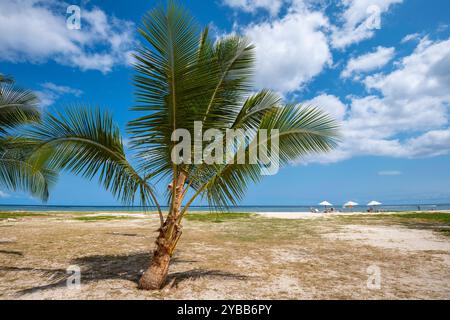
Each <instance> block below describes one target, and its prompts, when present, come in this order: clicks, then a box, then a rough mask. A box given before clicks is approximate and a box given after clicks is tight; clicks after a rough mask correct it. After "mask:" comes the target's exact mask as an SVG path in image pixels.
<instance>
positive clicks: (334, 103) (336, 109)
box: [304, 94, 347, 121]
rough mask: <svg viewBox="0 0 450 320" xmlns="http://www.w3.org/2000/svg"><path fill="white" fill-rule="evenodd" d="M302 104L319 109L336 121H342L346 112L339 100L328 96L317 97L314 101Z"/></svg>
mask: <svg viewBox="0 0 450 320" xmlns="http://www.w3.org/2000/svg"><path fill="white" fill-rule="evenodd" d="M304 104H305V105H311V106H314V107H319V108H321V109H322V110H324V111H326V112H328V113H329V114H330V115H331V116H332V117H334V118H335V119H336V120H338V121H342V120H344V116H345V113H346V110H347V107H346V106H345V104H343V103H342V102H341V100H339V98H337V97H335V96H333V95H328V94H322V95H320V96H317V97H315V98H314V99H312V100H309V101H307V102H305V103H304Z"/></svg>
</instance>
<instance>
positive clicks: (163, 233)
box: [139, 173, 186, 290]
mask: <svg viewBox="0 0 450 320" xmlns="http://www.w3.org/2000/svg"><path fill="white" fill-rule="evenodd" d="M185 181H186V175H185V174H184V173H181V174H180V175H179V177H178V181H177V186H176V199H175V204H174V206H173V208H172V210H171V212H169V214H168V215H167V218H166V221H165V222H164V224H163V226H162V227H161V228H160V229H159V235H158V238H156V248H155V251H154V252H153V258H152V261H151V262H150V266H149V267H148V269H147V271H145V272H144V274H143V275H142V277H141V279H140V280H139V288H140V289H144V290H158V289H160V288H161V287H162V286H163V285H164V282H165V281H166V278H167V274H168V273H169V264H170V260H171V258H172V254H173V252H174V251H175V248H176V246H177V243H178V240H179V239H180V237H181V233H182V226H181V222H180V221H179V219H178V218H179V215H180V208H181V202H182V200H183V196H184V194H183V186H184V183H185ZM169 188H172V187H171V185H169Z"/></svg>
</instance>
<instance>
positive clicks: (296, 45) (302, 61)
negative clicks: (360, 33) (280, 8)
mask: <svg viewBox="0 0 450 320" xmlns="http://www.w3.org/2000/svg"><path fill="white" fill-rule="evenodd" d="M327 26H328V20H327V18H326V17H325V16H324V15H323V14H322V13H321V12H311V11H308V10H306V9H303V10H300V11H296V12H291V13H289V14H287V15H286V16H284V17H283V18H281V19H277V20H274V21H267V22H263V23H260V24H252V25H249V26H246V27H244V28H243V30H242V31H243V33H244V34H245V35H246V36H248V37H249V38H250V40H251V41H252V42H253V43H254V44H255V45H256V61H257V62H256V86H257V87H258V88H263V87H269V88H272V89H274V90H278V91H280V92H281V93H287V92H292V91H295V90H298V89H300V88H301V87H302V86H303V85H305V84H306V83H307V82H308V81H310V80H311V79H312V78H313V77H314V76H316V75H318V74H319V73H320V72H321V71H322V70H323V68H324V67H325V66H326V65H328V64H331V63H332V57H331V53H330V50H329V47H328V43H327V38H326V35H325V33H324V31H323V29H324V28H326V27H327Z"/></svg>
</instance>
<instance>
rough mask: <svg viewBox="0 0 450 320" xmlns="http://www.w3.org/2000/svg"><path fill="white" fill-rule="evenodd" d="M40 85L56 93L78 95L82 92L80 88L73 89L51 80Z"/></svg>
mask: <svg viewBox="0 0 450 320" xmlns="http://www.w3.org/2000/svg"><path fill="white" fill-rule="evenodd" d="M41 86H42V87H43V88H45V89H47V90H50V91H53V92H55V93H58V94H72V95H74V96H76V97H79V96H81V95H82V94H83V91H81V90H80V89H75V88H71V87H68V86H60V85H57V84H54V83H52V82H45V83H43V84H42V85H41Z"/></svg>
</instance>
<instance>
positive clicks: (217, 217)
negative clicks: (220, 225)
mask: <svg viewBox="0 0 450 320" xmlns="http://www.w3.org/2000/svg"><path fill="white" fill-rule="evenodd" d="M253 215H254V214H252V213H248V212H218V213H198V212H193V213H187V214H186V216H185V218H186V219H187V220H190V221H204V222H225V221H228V220H235V219H248V218H250V217H251V216H253Z"/></svg>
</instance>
